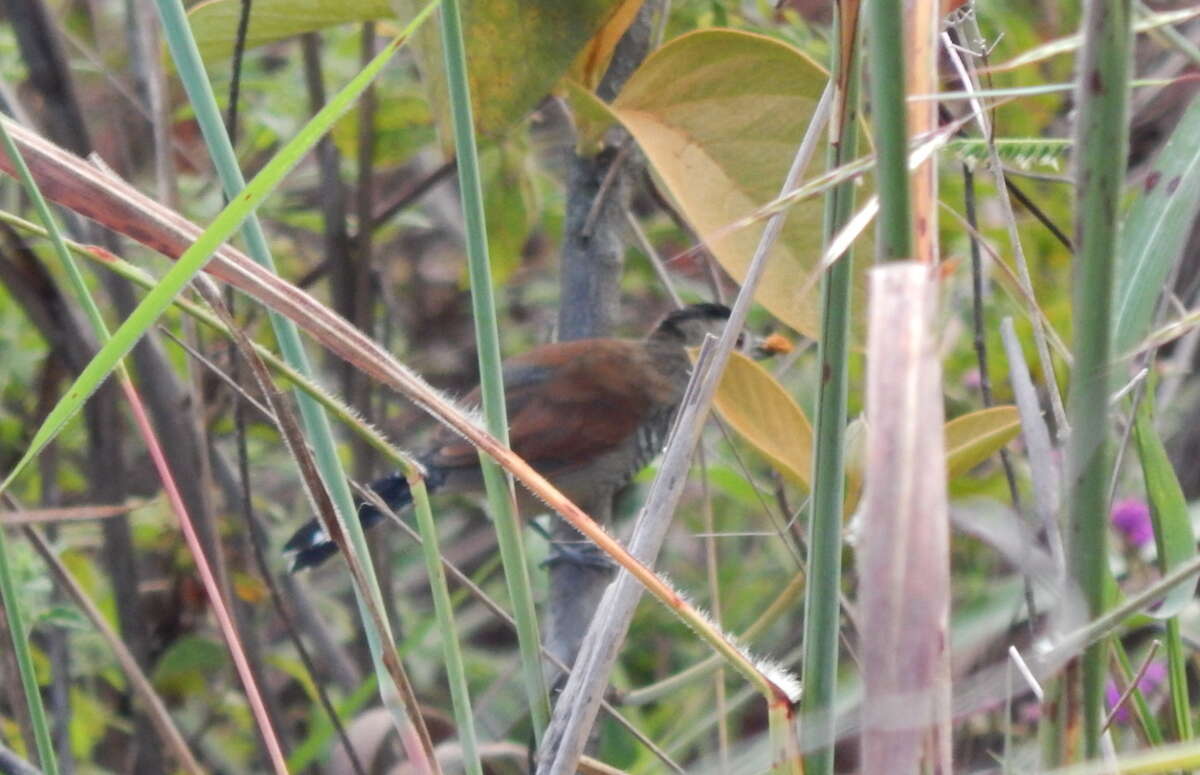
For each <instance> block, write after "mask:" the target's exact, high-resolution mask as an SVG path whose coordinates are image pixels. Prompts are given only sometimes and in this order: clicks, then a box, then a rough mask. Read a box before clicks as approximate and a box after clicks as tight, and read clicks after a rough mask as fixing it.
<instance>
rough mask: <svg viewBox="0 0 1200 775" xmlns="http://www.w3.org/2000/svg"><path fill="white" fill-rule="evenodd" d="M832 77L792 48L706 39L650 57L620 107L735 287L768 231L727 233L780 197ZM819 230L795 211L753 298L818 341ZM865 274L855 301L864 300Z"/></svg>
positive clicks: (800, 208)
mask: <svg viewBox="0 0 1200 775" xmlns="http://www.w3.org/2000/svg"><path fill="white" fill-rule="evenodd" d="M827 80H828V76H827V74H826V72H825V71H824V70H823V69H822V68H821V67H820V66H819V65H818V64H816V63H815V62H814V61H812V60H811V59H809V58H808V57H806V56H805V55H804V54H802V53H801V52H800V51H798V50H796V49H794V48H792V47H791V46H789V45H787V44H785V43H781V42H780V41H777V40H774V39H772V38H767V37H763V36H761V35H754V34H751V33H746V32H736V31H732V30H703V31H700V32H694V33H691V34H688V35H684V36H682V37H679V38H676V39H675V40H673V41H671V42H670V43H667V44H666V45H665V46H663V47H662V48H660V49H659V50H658V51H656V52H655V53H654V54H652V55H651V56H650V57H649V58H648V59H647V60H646V61H645V62H644V63H643V64H642V66H641V67H640V68H638V70H637V72H635V73H634V74H633V76H632V77H631V78H630V79H629V82H628V83H627V84H626V85H625V88H624V89H623V90H622V91H621V93H620V94H619V95H618V96H617V99H616V100H614V101H613V104H612V109H613V112H614V113H615V114H616V115H617V117H618V118H619V119H620V120H621V123H622V124H624V126H625V127H626V128H627V129H628V130H629V131H630V133H632V134H633V136H634V137H635V138H636V139H637V141H638V143H639V144H640V145H641V147H642V150H643V151H644V152H645V154H646V157H647V159H648V160H649V161H650V164H651V165H652V167H653V169H654V172H655V173H656V174H657V176H658V178H659V179H660V180H661V181H662V183H663V185H664V186H665V188H666V190H667V191H668V192H669V194H670V195H671V197H672V198H674V200H675V202H676V203H677V204H678V206H679V209H680V211H681V212H682V213H683V215H684V216H685V217H686V218H687V219H688V221H689V222H690V223H691V224H692V226H694V227H695V229H696V231H697V232H698V233H699V234H700V237H701V238H702V239H706V240H709V241H708V243H707V246H708V247H709V248H710V249H711V250H712V252H713V255H715V256H716V258H717V260H718V261H719V262H720V263H721V266H723V267H724V268H725V270H726V271H727V272H729V273H730V274H731V275H732V276H733V277H734V278H735V279H736V280H738V281H739V282H741V281H742V280H744V278H745V275H746V270H747V268H748V266H749V263H750V258H751V257H752V256H753V254H754V249H755V246H756V245H757V244H758V239H759V235H760V234H761V233H762V229H763V224H762V223H758V224H756V225H755V226H752V227H749V228H745V229H740V230H738V231H735V232H732V233H729V232H728V230H727V229H726V228H725V227H727V226H729V225H730V224H732V223H734V222H735V221H737V220H739V219H741V218H744V217H746V216H748V215H750V214H752V213H754V212H755V211H756V210H758V208H760V207H761V206H762V205H765V204H767V203H768V202H770V201H772V200H773V199H774V198H775V197H776V196H777V195H778V194H779V189H780V186H782V184H783V181H784V178H785V177H786V175H787V170H788V167H789V166H791V162H792V158H793V157H794V156H795V153H796V149H797V148H798V147H799V145H800V140H801V139H802V138H803V136H804V133H805V130H806V129H807V127H808V123H809V118H810V117H811V115H812V113H813V110H814V109H815V108H816V105H817V102H818V101H819V100H820V97H821V93H822V92H823V90H824V89H825V83H826V81H827ZM814 166H816V165H814ZM816 171H818V170H817V169H814V170H813V172H816ZM821 221H822V203H821V202H820V201H819V200H816V199H814V200H810V201H805V202H801V203H800V204H797V205H795V206H793V207H792V208H791V209H790V210H789V211H788V214H787V217H786V219H785V221H784V226H783V232H782V234H781V235H780V238H779V241H778V243H777V244H776V246H775V248H774V250H773V252H772V254H771V256H770V263H769V264H768V267H767V271H766V276H765V277H764V278H763V280H762V283H761V284H760V285H759V288H758V292H757V294H756V295H755V298H756V299H757V300H758V301H759V303H761V304H762V305H763V306H764V307H766V308H767V309H769V310H770V311H771V312H772V313H773V314H774V315H775V316H776V317H777V318H779V319H780V320H783V321H784V322H786V323H787V324H788V325H790V326H791V327H793V328H795V329H796V330H798V331H801V332H803V333H805V334H807V335H809V336H812V337H815V336H817V335H818V334H819V331H820V320H819V304H818V299H819V297H818V288H817V285H818V284H817V283H811V286H812V287H811V289H810V290H809V292H808V293H806V294H804V295H803V296H801V295H800V290H801V287H802V286H803V285H804V284H805V281H806V279H807V278H808V277H809V276H810V273H811V272H812V271H813V269H814V267H815V266H816V265H817V263H818V261H819V260H820V255H821ZM859 263H860V265H865V263H866V262H859ZM861 277H862V273H861V272H860V273H858V274H857V275H856V278H855V289H856V290H855V296H856V298H858V299H865V298H866V294H865V292H864V284H863V283H862V281H861Z"/></svg>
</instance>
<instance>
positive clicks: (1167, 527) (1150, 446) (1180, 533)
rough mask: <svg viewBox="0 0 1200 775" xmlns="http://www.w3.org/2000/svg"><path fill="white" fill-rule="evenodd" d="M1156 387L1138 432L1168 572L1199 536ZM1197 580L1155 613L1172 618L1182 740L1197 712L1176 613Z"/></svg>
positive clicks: (1141, 412)
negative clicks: (1162, 431) (1157, 417)
mask: <svg viewBox="0 0 1200 775" xmlns="http://www.w3.org/2000/svg"><path fill="white" fill-rule="evenodd" d="M1153 396H1154V390H1153V386H1148V387H1147V389H1146V394H1145V396H1144V397H1143V398H1142V401H1141V404H1140V405H1139V406H1138V412H1137V419H1136V420H1135V424H1134V428H1133V435H1134V439H1135V440H1136V442H1137V447H1138V455H1139V457H1141V460H1142V476H1143V478H1144V479H1145V482H1146V495H1147V496H1148V499H1149V501H1150V518H1151V520H1152V521H1153V523H1154V542H1155V544H1156V546H1157V548H1158V565H1159V568H1160V570H1162V572H1163V573H1164V574H1167V573H1169V572H1171V571H1172V570H1174V569H1175V568H1177V567H1179V566H1180V565H1183V564H1185V563H1187V562H1188V561H1189V560H1191V559H1192V558H1193V557H1195V556H1196V536H1195V534H1194V533H1193V531H1192V521H1191V516H1190V515H1189V514H1188V507H1187V500H1186V499H1185V498H1184V495H1183V489H1182V488H1181V487H1180V486H1179V479H1178V478H1177V477H1176V476H1175V469H1174V468H1173V467H1172V466H1171V461H1170V459H1169V458H1168V457H1167V450H1166V448H1165V447H1164V446H1163V443H1162V439H1161V438H1159V435H1158V432H1157V431H1156V430H1155V429H1154V399H1153ZM1194 592H1195V585H1194V584H1181V585H1179V586H1178V587H1175V588H1174V589H1173V590H1171V591H1170V592H1168V593H1167V595H1166V597H1165V598H1163V602H1162V604H1161V605H1160V606H1158V608H1157V609H1155V610H1153V611H1151V612H1149V613H1150V614H1151V615H1152V616H1155V617H1158V618H1165V619H1167V637H1166V644H1167V675H1168V683H1169V684H1170V687H1171V710H1172V715H1173V719H1174V722H1175V732H1176V735H1177V737H1178V738H1179V739H1180V740H1188V739H1190V738H1191V737H1192V716H1191V710H1190V705H1189V703H1188V682H1187V659H1188V653H1187V651H1185V649H1184V646H1183V639H1182V637H1181V635H1180V630H1179V618H1178V616H1177V614H1179V612H1180V611H1182V610H1183V608H1184V607H1185V606H1187V605H1188V603H1190V602H1191V601H1192V598H1193V597H1194Z"/></svg>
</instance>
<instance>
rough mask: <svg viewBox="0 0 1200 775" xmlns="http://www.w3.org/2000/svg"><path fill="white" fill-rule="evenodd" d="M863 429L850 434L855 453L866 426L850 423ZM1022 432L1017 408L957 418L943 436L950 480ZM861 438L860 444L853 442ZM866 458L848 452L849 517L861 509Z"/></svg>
mask: <svg viewBox="0 0 1200 775" xmlns="http://www.w3.org/2000/svg"><path fill="white" fill-rule="evenodd" d="M856 425H857V427H859V429H860V430H859V431H858V432H857V433H851V432H847V442H846V446H847V448H848V449H851V450H852V449H853V448H854V446H855V444H856V443H858V444H861V438H862V436H863V435H864V434H863V431H864V430H865V423H862V421H861V419H859V420H855V421H854V422H852V423H850V427H851V428H852V429H853V428H855V427H856ZM1020 430H1021V420H1020V417H1019V416H1018V414H1017V408H1016V407H1015V406H993V407H990V408H988V409H981V410H979V411H978V412H970V413H969V414H964V415H962V416H961V417H956V418H954V419H953V420H951V421H950V422H948V423H946V425H945V426H944V427H943V430H942V432H943V433H944V434H945V440H946V479H947V480H948V481H949V480H953V479H955V478H956V477H959V476H962V475H963V474H965V473H967V472H968V471H970V470H971V469H972V468H974V467H975V466H977V465H979V464H980V463H982V462H983V461H985V460H987V459H988V458H989V457H991V456H992V455H994V454H995V453H996V452H997V451H998V450H999V449H1000V448H1001V447H1003V446H1004V445H1005V444H1007V443H1008V442H1010V441H1012V440H1013V439H1014V438H1016V436H1017V433H1018V432H1020ZM852 438H857V440H858V441H857V442H855V441H851V439H852ZM862 467H863V455H862V454H861V450H860V451H858V452H857V453H855V452H853V451H849V452H847V455H846V482H847V486H846V513H847V514H852V513H853V512H854V510H855V509H856V508H858V501H859V498H860V497H861V496H862V490H863V470H862Z"/></svg>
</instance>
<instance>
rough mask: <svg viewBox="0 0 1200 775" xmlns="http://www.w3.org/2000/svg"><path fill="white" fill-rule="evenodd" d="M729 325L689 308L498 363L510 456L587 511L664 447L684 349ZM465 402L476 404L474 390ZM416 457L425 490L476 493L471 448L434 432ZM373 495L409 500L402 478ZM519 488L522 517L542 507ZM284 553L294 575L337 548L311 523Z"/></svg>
mask: <svg viewBox="0 0 1200 775" xmlns="http://www.w3.org/2000/svg"><path fill="white" fill-rule="evenodd" d="M728 319H729V308H728V307H725V306H723V305H721V304H693V305H691V306H688V307H684V308H683V309H680V310H676V311H675V312H672V313H670V314H669V315H667V316H666V317H665V318H663V320H662V321H661V322H659V324H658V325H657V326H656V327H655V329H654V330H653V331H652V332H651V333H650V335H649V336H647V337H646V338H645V339H643V340H635V339H581V340H577V341H573V342H556V343H552V344H545V345H542V346H540V347H536V348H534V349H532V350H530V351H529V352H527V353H524V354H523V355H518V356H516V357H513V358H510V359H508V360H506V361H505V362H504V393H505V398H506V401H507V405H508V421H509V443H510V444H511V446H512V449H513V451H514V452H516V453H517V454H518V455H520V456H521V457H522V458H524V459H525V460H526V461H527V462H528V463H529V464H530V465H532V466H533V467H534V468H535V469H537V470H538V472H539V473H541V474H542V475H543V476H545V477H546V478H547V479H549V480H550V482H552V483H553V484H554V486H555V487H557V488H558V489H559V490H561V491H562V492H563V494H565V495H566V496H567V497H568V498H570V499H571V500H572V501H574V502H575V503H580V504H585V507H586V504H589V503H592V502H594V499H595V498H597V497H604V496H610V495H612V494H613V493H615V492H616V491H617V489H619V488H620V487H622V486H624V485H625V484H627V483H628V482H629V480H630V479H631V478H632V477H633V475H634V474H636V473H637V472H638V471H640V470H641V469H642V468H643V467H645V465H646V464H647V463H649V462H650V461H651V460H652V459H653V458H654V457H655V456H656V455H658V453H659V452H661V451H662V447H663V445H664V443H665V442H666V437H667V432H668V431H669V430H670V427H671V421H672V420H673V419H674V416H675V411H676V409H678V407H679V402H680V400H681V399H682V398H683V391H684V388H686V387H687V382H688V378H689V376H690V374H691V362H690V360H689V359H688V355H687V351H686V348H688V347H696V346H698V345H699V344H700V343H701V342H702V341H703V339H704V336H705V335H706V334H708V333H713V334H719V333H720V331H721V328H722V327H723V326H724V324H725V322H726V321H727V320H728ZM465 400H466V402H467V403H469V404H474V405H477V404H478V403H479V389H478V388H476V389H475V390H474V391H472V392H471V393H470V395H468V396H467V398H466V399H465ZM418 459H419V460H420V461H421V463H422V464H423V465H424V466H425V468H426V471H427V475H426V479H425V484H426V486H427V487H428V489H429V490H430V492H433V491H434V490H438V491H445V492H482V491H483V475H482V472H481V471H480V468H479V455H478V453H477V451H476V450H475V447H473V446H472V445H471V444H470V443H468V442H467V441H465V440H464V439H463V438H462V437H460V436H458V435H457V434H455V433H453V432H452V431H450V430H449V429H446V428H442V429H440V430H439V431H438V433H437V434H435V436H434V438H433V440H432V443H431V445H430V447H429V449H428V450H427V451H426V452H425V453H424V454H422V455H420V456H418ZM371 489H372V490H374V491H375V492H376V493H377V494H378V495H379V496H380V498H381V499H382V500H383V502H384V503H386V504H387V505H388V506H389V507H390V508H391V509H392V510H393V511H396V510H399V509H401V508H404V507H405V506H407V505H408V504H409V503H410V502H411V501H412V495H411V493H410V492H409V489H408V481H407V480H406V479H405V478H404V475H403V474H400V473H397V474H393V475H392V476H387V477H384V478H383V479H379V480H377V481H374V482H372V483H371ZM517 489H518V494H519V503H520V505H521V509H522V511H525V512H529V511H534V512H536V511H538V510H544V506H542V505H541V504H540V503H538V502H537V501H535V500H534V499H533V496H532V495H530V494H529V493H527V492H525V491H524V490H523V489H522V488H517ZM358 514H359V519H360V520H361V522H362V525H363V528H364V529H365V528H369V527H371V526H373V525H375V524H376V523H377V522H379V521H380V520H381V519H382V517H383V515H382V514H381V513H380V511H379V509H377V508H376V507H374V506H373V505H371V504H369V503H362V504H360V505H359V507H358ZM284 551H285V552H286V553H290V554H291V555H292V571H293V572H294V571H297V570H301V569H304V568H310V567H313V566H315V565H319V564H320V563H322V562H324V561H325V560H327V559H328V558H329V557H331V556H333V555H334V554H336V553H337V546H336V545H335V544H334V543H333V542H332V541H331V540H329V537H328V536H327V535H326V534H325V530H324V528H322V527H321V524H320V523H319V522H318V521H317V520H315V519H313V520H310V521H309V522H308V524H306V525H304V527H302V528H300V530H298V531H296V533H295V534H294V535H293V536H292V537H291V539H290V540H289V541H288V542H287V544H286V545H285V546H284Z"/></svg>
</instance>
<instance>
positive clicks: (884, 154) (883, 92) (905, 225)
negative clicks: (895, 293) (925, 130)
mask: <svg viewBox="0 0 1200 775" xmlns="http://www.w3.org/2000/svg"><path fill="white" fill-rule="evenodd" d="M868 8H869V10H870V16H868V17H867V43H868V44H869V49H868V54H867V65H868V68H869V70H868V74H869V75H870V84H871V129H872V130H873V134H874V139H875V149H876V159H877V161H876V163H875V178H876V181H877V183H878V185H879V221H878V229H877V232H876V243H875V258H876V260H877V261H893V260H897V259H904V258H909V257H910V256H911V255H912V225H911V221H912V215H911V210H910V208H909V199H908V196H909V192H908V129H907V122H906V120H905V105H904V84H905V79H904V49H903V44H904V17H903V14H901V13H898V12H897V11H898V9H897V4H896V3H881V2H875V3H870V4H869V6H868Z"/></svg>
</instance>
